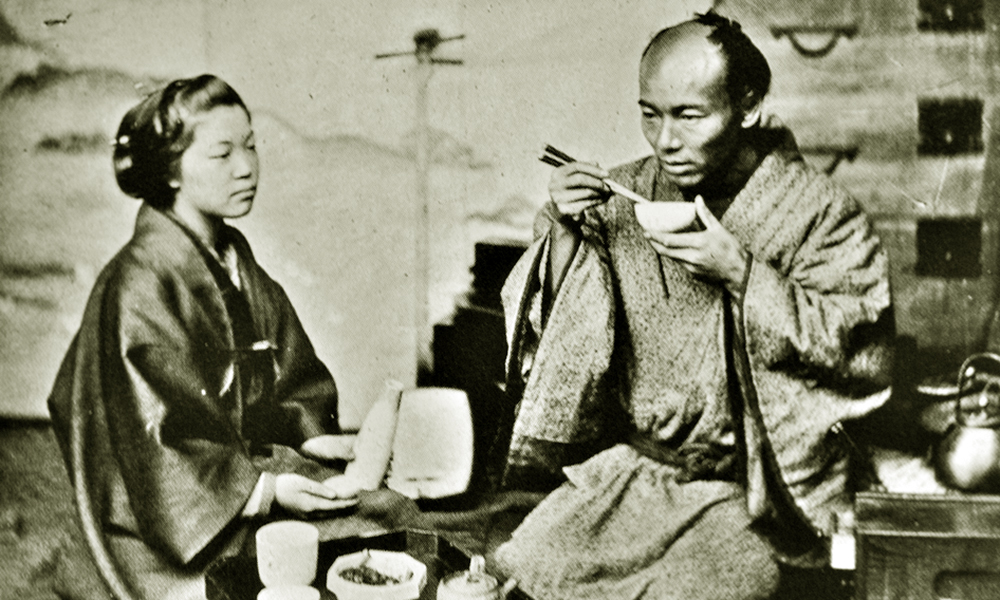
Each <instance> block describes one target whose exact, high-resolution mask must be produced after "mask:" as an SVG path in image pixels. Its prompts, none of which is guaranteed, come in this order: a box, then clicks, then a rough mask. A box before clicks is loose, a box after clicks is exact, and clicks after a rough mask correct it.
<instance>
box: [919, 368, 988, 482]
mask: <svg viewBox="0 0 1000 600" xmlns="http://www.w3.org/2000/svg"><path fill="white" fill-rule="evenodd" d="M934 470H935V473H936V474H937V478H938V480H939V481H940V482H941V483H943V484H945V485H947V486H949V487H953V488H957V489H960V490H964V491H967V492H982V493H997V492H1000V355H998V354H994V353H982V354H974V355H972V356H970V357H969V358H967V359H966V360H965V362H964V363H962V367H961V368H960V369H959V372H958V400H957V401H956V403H955V423H954V424H953V425H952V426H951V427H950V428H949V429H948V431H947V432H946V434H945V436H944V438H943V439H942V440H941V441H940V442H939V443H938V445H937V447H936V448H935V451H934Z"/></svg>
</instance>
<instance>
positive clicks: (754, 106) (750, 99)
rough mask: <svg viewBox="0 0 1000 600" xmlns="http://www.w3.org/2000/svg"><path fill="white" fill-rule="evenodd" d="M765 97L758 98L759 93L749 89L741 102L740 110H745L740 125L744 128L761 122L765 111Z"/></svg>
mask: <svg viewBox="0 0 1000 600" xmlns="http://www.w3.org/2000/svg"><path fill="white" fill-rule="evenodd" d="M763 105H764V99H763V98H758V97H757V94H755V93H753V92H752V91H748V92H747V93H746V95H745V96H743V100H742V101H741V102H740V110H741V111H742V112H743V120H742V121H741V122H740V126H741V127H743V129H750V128H751V127H755V126H757V125H759V124H760V119H761V114H762V112H763Z"/></svg>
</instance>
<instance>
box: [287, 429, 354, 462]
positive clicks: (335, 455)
mask: <svg viewBox="0 0 1000 600" xmlns="http://www.w3.org/2000/svg"><path fill="white" fill-rule="evenodd" d="M357 438H358V436H357V435H356V434H348V435H317V436H316V437H311V438H309V439H308V440H306V441H304V442H302V446H301V447H300V448H299V452H301V453H302V454H304V455H305V456H309V457H311V458H319V459H322V460H354V440H356V439H357Z"/></svg>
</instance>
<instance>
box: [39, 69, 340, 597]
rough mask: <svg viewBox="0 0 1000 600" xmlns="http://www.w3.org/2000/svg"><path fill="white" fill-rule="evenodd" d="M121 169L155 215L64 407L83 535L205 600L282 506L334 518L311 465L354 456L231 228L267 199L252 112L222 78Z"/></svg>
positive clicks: (292, 318)
mask: <svg viewBox="0 0 1000 600" xmlns="http://www.w3.org/2000/svg"><path fill="white" fill-rule="evenodd" d="M114 168H115V175H116V177H117V181H118V185H119V187H121V189H122V191H124V192H125V193H126V194H128V195H130V196H133V197H135V198H138V199H141V200H142V206H141V207H140V209H139V213H138V216H137V218H136V226H135V233H134V235H133V237H132V239H131V240H130V241H129V242H128V243H127V244H126V245H125V247H124V248H123V249H122V250H121V251H120V252H119V253H118V254H117V255H116V256H115V257H114V259H112V260H111V262H110V263H109V264H108V265H107V266H106V267H105V268H104V270H103V271H102V273H101V275H100V277H99V278H98V280H97V282H96V284H95V286H94V290H93V292H92V293H91V296H90V299H89V301H88V304H87V308H86V311H85V313H84V317H83V322H82V325H81V327H80V330H79V332H78V333H77V335H76V337H75V339H74V341H73V343H72V345H71V346H70V349H69V352H68V353H67V355H66V358H65V359H64V361H63V364H62V367H61V368H60V371H59V374H58V376H57V378H56V381H55V385H54V388H53V391H52V395H51V396H50V398H49V407H50V410H51V412H52V417H53V423H54V428H55V431H56V433H57V437H58V438H59V441H60V444H61V447H62V449H63V453H64V456H65V458H66V460H67V463H68V464H69V465H70V471H71V476H72V477H73V479H74V487H75V488H76V489H77V492H78V494H77V500H78V502H79V503H80V505H81V506H80V508H81V516H82V517H83V521H84V529H85V532H87V533H88V534H90V535H89V537H91V538H92V541H93V540H97V539H98V538H97V537H95V536H101V535H102V534H103V538H104V540H105V543H106V546H107V547H108V548H109V549H110V550H111V555H112V556H114V557H115V559H113V560H114V562H117V563H118V566H119V568H120V570H121V571H123V572H124V575H125V577H124V579H125V580H126V582H127V583H126V584H125V585H126V586H127V587H130V588H132V589H134V590H135V591H136V592H138V593H139V594H140V595H141V596H142V597H148V598H162V597H171V598H175V597H189V596H193V597H198V596H202V595H203V593H204V592H203V584H202V574H203V571H204V569H205V567H207V565H208V564H209V563H210V562H211V561H212V560H213V559H214V558H216V557H217V556H219V555H221V554H223V553H227V552H233V551H235V550H237V549H238V548H239V546H240V544H241V543H242V541H243V539H244V538H245V536H246V531H247V529H248V526H249V525H250V524H251V523H252V522H253V520H254V519H255V518H262V517H266V516H267V515H268V514H269V512H271V508H272V505H277V507H280V509H283V510H284V511H287V512H291V513H293V514H299V515H303V514H307V513H310V512H312V511H319V510H329V509H334V508H337V507H338V503H337V502H336V501H335V498H336V494H335V492H333V491H332V490H331V489H329V488H327V487H325V486H323V485H322V484H321V483H318V481H321V480H323V479H325V478H326V477H329V476H330V475H332V474H333V473H334V472H333V471H330V470H329V469H326V468H324V467H323V466H322V465H321V464H320V463H318V462H316V461H314V460H312V459H311V458H309V457H312V458H318V459H339V458H347V457H348V456H347V455H349V446H348V445H346V444H341V438H338V437H337V436H335V435H332V434H336V433H338V431H339V429H338V424H337V390H336V386H335V385H334V381H333V378H332V377H331V375H330V373H329V371H328V370H327V369H326V367H325V366H324V365H323V364H322V363H321V362H320V361H319V359H318V358H317V357H316V355H315V353H314V351H313V348H312V346H311V344H310V343H309V340H308V338H307V337H306V334H305V332H304V331H303V330H302V326H301V324H300V322H299V320H298V318H297V317H296V314H295V311H294V310H293V309H292V306H291V304H290V303H289V300H288V297H287V296H286V295H285V292H284V290H282V288H281V287H280V286H279V285H278V284H277V283H275V282H274V281H273V280H272V279H271V278H270V277H268V275H267V274H266V273H265V272H264V271H263V270H262V269H261V268H260V266H259V265H258V264H257V263H256V262H255V261H254V258H253V254H252V253H251V251H250V247H249V246H248V245H247V242H246V240H245V239H244V238H243V236H242V235H241V234H240V233H239V232H238V231H236V230H235V229H233V228H231V227H229V226H227V225H226V224H225V219H233V218H238V217H242V216H244V215H246V214H247V213H248V212H250V209H251V207H252V206H253V201H254V197H255V194H256V189H257V177H258V158H257V151H256V148H255V146H254V134H253V129H252V128H251V122H250V114H249V111H248V110H247V107H246V106H245V105H244V103H243V101H242V100H241V99H240V97H239V95H238V94H237V93H236V92H235V91H234V90H233V89H232V88H231V87H230V86H229V85H227V84H226V83H225V82H223V81H222V80H221V79H219V78H217V77H214V76H212V75H202V76H200V77H196V78H193V79H182V80H178V81H174V82H172V83H170V84H169V85H167V86H166V87H164V88H163V89H161V90H158V91H157V92H155V93H153V94H151V95H150V96H148V97H147V98H146V99H145V100H143V101H142V102H140V103H139V104H138V105H137V106H135V107H134V108H132V109H131V110H129V111H128V113H127V114H126V115H125V117H124V118H123V119H122V122H121V126H120V127H119V130H118V135H117V137H116V141H115V150H114ZM275 510H279V509H278V508H275ZM90 517H93V521H92V522H90V523H88V519H89V518H90ZM88 527H90V528H92V529H94V531H87V530H88ZM101 546H102V544H99V543H96V542H95V543H92V549H94V550H95V554H98V556H96V558H97V559H98V563H99V564H100V563H101V556H99V554H100V551H101ZM103 570H104V571H107V569H103ZM111 584H112V587H114V585H115V583H114V582H111Z"/></svg>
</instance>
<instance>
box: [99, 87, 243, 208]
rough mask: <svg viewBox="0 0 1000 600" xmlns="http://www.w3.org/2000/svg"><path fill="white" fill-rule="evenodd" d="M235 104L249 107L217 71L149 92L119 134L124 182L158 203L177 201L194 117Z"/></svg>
mask: <svg viewBox="0 0 1000 600" xmlns="http://www.w3.org/2000/svg"><path fill="white" fill-rule="evenodd" d="M229 105H231V106H239V107H241V108H243V110H245V111H246V110H247V107H246V105H245V104H244V103H243V100H242V99H241V98H240V96H239V94H237V93H236V91H235V90H233V88H232V87H230V86H229V84H227V83H226V82H225V81H223V80H221V79H219V78H218V77H216V76H214V75H200V76H198V77H194V78H191V79H178V80H175V81H172V82H170V83H169V84H167V85H166V86H164V87H163V88H160V89H158V90H156V91H155V92H153V93H151V94H150V95H148V96H146V98H144V99H143V100H142V101H141V102H139V103H138V104H136V105H135V106H133V107H132V108H131V109H129V111H128V112H126V113H125V116H124V117H122V121H121V124H120V125H119V126H118V133H117V134H115V140H114V153H113V156H112V164H113V166H114V170H115V179H116V180H117V182H118V187H119V188H121V190H122V191H123V192H125V193H126V194H128V195H129V196H132V197H133V198H139V199H141V200H144V201H145V202H146V203H148V204H151V205H153V206H155V207H157V208H161V209H166V208H169V207H170V206H172V205H173V202H174V194H175V193H176V190H175V188H174V186H173V185H172V183H173V182H174V181H175V180H176V179H177V178H178V177H179V172H178V163H179V162H180V158H181V155H183V154H184V151H185V150H187V148H188V146H190V145H191V141H192V140H193V139H194V123H193V121H192V117H193V116H195V115H197V114H199V113H203V112H207V111H209V110H211V109H213V108H215V107H217V106H229ZM249 114H250V113H249V111H247V115H248V116H249Z"/></svg>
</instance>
